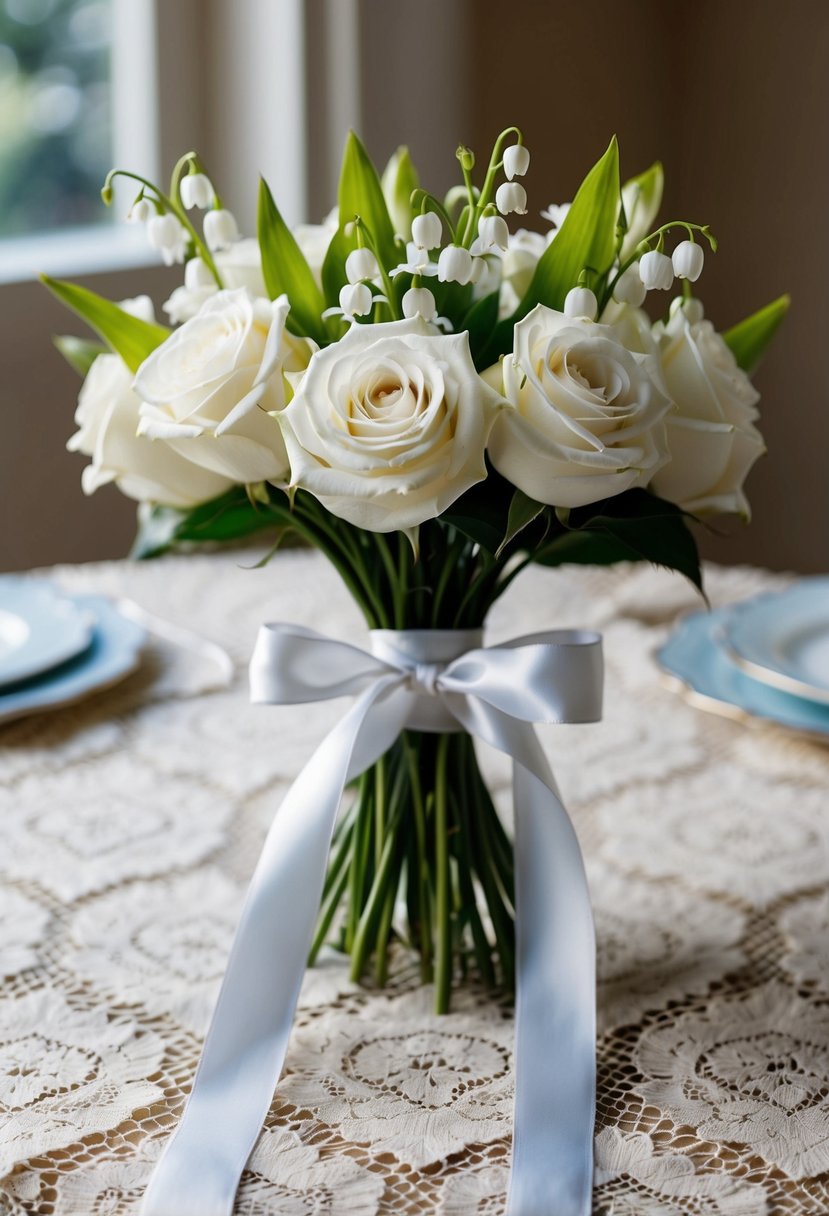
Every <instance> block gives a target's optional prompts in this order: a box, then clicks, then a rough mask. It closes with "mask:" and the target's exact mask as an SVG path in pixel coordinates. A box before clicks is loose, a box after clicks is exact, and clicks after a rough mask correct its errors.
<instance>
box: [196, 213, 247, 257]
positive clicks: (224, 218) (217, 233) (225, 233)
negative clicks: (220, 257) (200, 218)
mask: <svg viewBox="0 0 829 1216" xmlns="http://www.w3.org/2000/svg"><path fill="white" fill-rule="evenodd" d="M204 239H205V241H206V242H207V246H208V248H209V249H211V250H213V251H214V252H215V250H217V249H228V248H229V247H230V246H231V245H232V244H233V243H234V242H235V241H238V240H239V229H238V227H237V224H236V220H235V219H234V216H233V213H232V212H231V211H226V210H225V209H224V208H219V209H218V210H214V211H207V212H206V213H205V216H204Z"/></svg>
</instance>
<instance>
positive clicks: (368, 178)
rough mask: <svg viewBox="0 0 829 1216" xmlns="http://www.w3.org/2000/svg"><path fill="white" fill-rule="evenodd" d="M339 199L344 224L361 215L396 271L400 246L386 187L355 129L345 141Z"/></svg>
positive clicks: (382, 258) (385, 262)
mask: <svg viewBox="0 0 829 1216" xmlns="http://www.w3.org/2000/svg"><path fill="white" fill-rule="evenodd" d="M338 201H339V206H340V227H341V228H344V227H345V225H346V224H348V223H350V222H351V221H352V220H353V219H354V217H355V215H359V216H360V218H361V219H362V220H363V222H364V223H365V224H366V226H367V227H368V229H369V231H370V232H371V235H372V237H373V239H374V242H375V244H376V246H377V255H378V257H379V258H380V261H381V262H382V263H383V265H384V266H385V268H386V270H392V269H393V268H394V267H395V266H396V265H397V263H398V249H397V243H396V241H395V239H394V227H393V226H392V222H391V219H390V217H389V210H388V207H387V206H386V200H385V198H384V197H383V187H382V186H381V185H380V178H379V177H378V176H377V170H376V169H375V167H374V165H373V164H372V162H371V158H370V157H369V154H368V152H366V150H365V148H364V147H363V145H362V144H361V143H360V141H359V139H358V138H357V136H356V135H355V134H354V132H353V131H349V133H348V139H347V140H346V143H345V152H344V154H343V167H342V171H341V173H340V188H339V194H338Z"/></svg>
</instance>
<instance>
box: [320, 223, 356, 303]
mask: <svg viewBox="0 0 829 1216" xmlns="http://www.w3.org/2000/svg"><path fill="white" fill-rule="evenodd" d="M356 248H357V237H356V236H355V235H354V233H352V234H351V235H350V236H347V235H346V233H345V229H344V228H338V229H337V231H336V232H335V233H334V235H333V236H332V238H331V243H330V245H329V246H328V250H327V252H326V254H325V260H324V261H323V263H322V289H323V291H324V293H325V303H326V306H327V307H328V308H334V307H336V306H337V305H338V304H339V302H340V288H341V287H342V286H343V284H344V283H345V282H346V275H345V259H346V258H347V257H348V255H349V254H350V253H351V250H352V249H356Z"/></svg>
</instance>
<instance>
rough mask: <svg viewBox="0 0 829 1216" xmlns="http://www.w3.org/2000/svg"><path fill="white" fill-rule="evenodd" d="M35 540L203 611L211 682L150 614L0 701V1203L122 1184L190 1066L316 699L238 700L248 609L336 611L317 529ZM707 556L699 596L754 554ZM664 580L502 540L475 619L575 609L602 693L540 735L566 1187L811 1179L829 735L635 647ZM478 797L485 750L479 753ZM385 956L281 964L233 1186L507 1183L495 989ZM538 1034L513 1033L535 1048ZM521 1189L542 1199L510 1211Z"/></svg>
mask: <svg viewBox="0 0 829 1216" xmlns="http://www.w3.org/2000/svg"><path fill="white" fill-rule="evenodd" d="M252 560H253V559H252V558H251V557H250V555H239V554H228V553H225V554H220V555H217V556H211V557H204V556H194V557H189V558H186V559H179V558H176V559H169V560H164V561H162V562H158V563H155V564H148V565H144V566H139V567H136V566H134V565H129V564H127V563H113V564H108V565H97V566H88V567H75V568H66V569H59V570H57V571H54V572H51V573H53V574H54V575H55V576H56V577H57V578H58V579H59V580H60V581H61V582H63V583H64V584H65V585H66V586H67V587H69V588H72V589H76V590H84V591H87V590H89V591H96V592H97V591H106V592H113V593H117V594H118V595H128V596H131V597H132V598H133V599H134V600H136V601H137V602H139V603H140V604H142V605H143V606H144V607H146V608H148V609H150V610H152V611H153V612H156V613H158V614H160V615H162V616H165V617H167V618H168V619H170V620H173V621H177V622H179V623H181V624H183V625H187V626H190V627H191V628H193V629H196V630H198V631H200V632H202V633H203V634H205V635H207V636H209V637H211V638H213V639H214V640H216V641H218V642H220V643H221V644H223V645H224V646H225V647H227V649H228V650H229V651H230V652H231V654H232V655H233V657H234V659H235V660H236V661H237V663H238V674H237V678H236V681H235V683H234V684H233V686H232V687H230V688H225V689H219V690H217V689H215V688H213V689H212V690H211V687H210V686H211V682H212V680H213V675H214V673H213V672H212V671H210V670H208V669H207V667H206V666H204V665H203V664H202V663H200V662H199V661H198V660H197V659H196V658H195V657H194V656H193V655H192V654H187V653H186V652H184V651H180V650H177V649H175V648H173V647H171V646H170V645H168V644H167V643H161V642H158V641H155V642H152V643H151V645H150V648H149V653H148V656H147V661H146V662H145V663H144V664H143V666H142V668H141V670H140V671H139V672H138V673H136V674H135V675H134V676H132V677H131V678H130V679H129V680H128V681H126V682H125V683H124V684H122V685H121V686H120V687H119V688H117V689H111V690H110V691H108V692H106V693H102V694H100V695H98V696H97V697H95V698H93V699H90V700H89V701H87V702H85V703H83V704H81V705H78V706H77V707H75V708H71V709H65V710H63V711H61V712H56V713H53V714H52V715H46V714H44V715H42V716H39V717H36V718H30V719H27V720H23V721H20V722H18V723H16V724H11V725H8V726H6V727H4V728H0V876H1V877H2V886H0V964H2V966H0V970H2V972H3V973H4V974H5V976H6V978H5V980H4V981H3V988H2V996H0V1116H2V1117H0V1212H3V1213H4V1214H5V1213H15V1214H16V1213H38V1214H42V1216H46V1214H52V1213H54V1214H55V1216H57V1214H60V1216H104V1214H106V1216H119V1214H120V1213H136V1212H137V1208H138V1204H139V1202H140V1196H141V1193H142V1189H143V1187H144V1184H145V1182H146V1179H147V1177H148V1174H149V1172H150V1170H151V1169H152V1164H153V1161H154V1160H155V1158H156V1156H157V1155H158V1152H159V1150H160V1148H161V1145H162V1143H163V1141H164V1138H165V1136H166V1135H167V1134H168V1131H169V1128H170V1127H171V1125H172V1124H173V1123H174V1122H175V1119H176V1116H177V1113H178V1111H179V1109H180V1106H181V1102H182V1096H183V1094H184V1093H185V1092H186V1090H187V1087H188V1085H189V1083H190V1080H191V1078H192V1075H193V1069H194V1066H195V1062H196V1059H197V1056H198V1053H199V1048H200V1043H201V1037H202V1035H203V1033H204V1030H205V1026H206V1024H207V1020H208V1017H209V1012H210V1008H211V1002H212V1000H213V998H214V995H215V992H216V988H217V984H218V980H219V977H220V974H221V972H222V969H223V966H224V963H225V960H226V958H227V954H228V949H229V945H230V940H231V935H232V932H233V928H234V923H235V918H236V915H237V912H238V909H239V906H240V900H241V897H242V894H243V891H244V887H245V883H246V880H247V878H248V876H249V875H250V873H251V871H252V869H253V865H254V862H255V860H256V857H257V854H258V850H259V847H260V844H261V841H262V839H263V836H264V833H265V830H266V826H267V824H268V822H269V820H270V818H271V817H272V815H273V814H274V812H275V810H276V808H277V806H278V804H279V801H280V797H281V794H282V792H283V791H284V789H285V788H286V785H287V783H288V782H289V781H290V779H291V778H292V776H293V775H295V774H296V772H297V771H298V769H299V767H300V766H301V764H302V763H303V762H304V760H305V759H306V758H307V757H308V756H309V755H310V753H311V751H312V750H313V747H314V745H315V743H316V741H318V740H319V739H320V738H321V736H322V735H323V733H324V732H325V731H326V729H327V728H328V727H329V725H331V724H333V722H334V720H335V719H336V718H337V717H338V715H339V714H340V713H341V712H342V704H341V703H335V704H323V705H311V706H302V707H298V708H289V709H273V708H261V707H251V706H250V705H248V704H247V699H246V681H245V670H244V669H245V663H246V660H247V658H248V656H249V653H250V650H251V648H252V645H253V641H254V637H255V633H256V629H257V627H258V625H259V623H260V622H261V621H262V620H264V619H286V620H295V621H301V622H303V623H306V624H311V625H313V626H315V627H316V628H318V629H322V630H325V631H329V632H332V633H335V634H337V635H339V636H342V637H345V636H349V635H352V636H355V635H356V636H357V637H360V636H361V634H362V630H361V626H360V623H359V620H358V618H357V615H356V611H355V609H354V608H353V607H352V606H351V604H350V601H349V599H348V597H347V595H346V593H345V592H344V591H343V590H342V588H341V587H340V586H339V584H338V582H337V579H336V576H335V575H334V574H333V573H332V572H331V571H330V570H329V569H328V568H327V566H326V565H325V564H324V563H323V562H322V561H321V560H320V559H319V558H317V557H316V556H315V555H312V554H307V553H285V554H282V555H280V556H279V557H278V558H277V559H275V560H274V561H273V562H272V564H271V565H270V566H269V567H267V568H266V569H264V570H249V569H243V568H241V567H242V566H243V565H249V564H250V563H251V562H252ZM779 581H780V580H779V578H774V577H772V576H770V575H767V574H763V573H762V572H759V571H754V570H745V569H736V570H731V571H727V570H723V569H711V570H710V571H709V578H708V587H709V592H710V594H711V598H712V600H713V602H714V603H715V604H716V603H722V602H725V601H727V600H729V599H735V598H740V597H742V596H745V595H748V594H751V593H752V592H754V591H756V590H758V589H761V588H764V587H768V586H773V585H775V584H776V583H777V582H779ZM693 606H694V595H693V593H692V592H691V591H690V590H689V589H688V588H687V585H686V584H684V583H683V581H682V580H680V579H679V578H678V577H676V576H669V575H667V574H665V573H659V572H656V571H653V570H651V569H649V568H648V569H645V568H638V567H637V568H628V569H626V568H618V569H616V570H614V571H593V570H582V569H577V568H571V569H566V570H563V571H543V570H529V571H527V572H526V573H525V574H524V575H523V576H522V578H521V579H520V580H518V582H517V584H516V585H515V586H514V587H513V588H512V589H511V591H510V593H509V594H508V596H507V597H505V599H504V600H503V602H502V603H501V604H500V605H499V606H498V607H497V609H496V611H495V612H494V614H493V617H492V622H491V629H490V633H489V638H490V640H499V639H503V638H506V637H509V636H514V635H516V634H519V633H524V632H529V631H532V630H536V629H541V628H550V627H554V626H597V627H599V628H601V629H602V630H603V631H604V634H605V653H606V659H607V669H608V674H607V697H606V720H605V721H604V722H603V723H602V724H601V725H599V726H589V727H574V726H570V727H557V728H556V727H552V728H545V729H544V730H543V731H542V734H543V738H544V742H545V745H546V746H547V747H548V749H549V753H550V755H551V758H552V760H553V764H554V768H555V770H556V773H557V775H558V776H559V778H560V783H561V786H562V789H563V792H564V795H565V798H566V801H567V804H568V806H569V808H570V810H571V812H572V814H573V817H574V820H575V823H576V827H577V830H578V833H579V836H580V838H581V841H582V844H583V847H584V850H585V854H586V857H587V863H588V870H589V876H590V881H591V888H592V893H593V900H594V905H595V911H596V920H597V928H598V943H599V979H600V983H599V1031H600V1037H599V1044H598V1051H599V1102H598V1122H597V1140H596V1160H597V1173H596V1190H595V1211H596V1213H605V1214H608V1216H609V1214H612V1216H656V1214H657V1213H658V1214H659V1216H680V1214H682V1216H692V1214H693V1216H761V1214H763V1213H772V1214H774V1213H781V1214H782V1213H786V1214H791V1216H816V1214H817V1213H822V1212H826V1211H827V1210H829V980H827V975H829V895H827V885H826V883H827V875H829V850H827V843H829V805H827V804H828V803H829V797H827V788H828V786H829V781H828V780H827V779H829V749H826V748H823V747H821V746H820V745H818V744H816V743H812V742H809V741H807V740H805V739H801V738H798V737H795V736H793V735H787V734H786V733H784V732H783V731H782V730H777V729H775V728H773V727H762V726H755V727H754V728H750V727H749V726H746V725H743V724H739V723H735V722H732V721H727V720H725V719H721V718H717V717H713V716H708V715H706V714H703V713H701V712H699V711H698V710H695V709H693V708H691V707H690V706H688V705H686V704H685V703H684V702H683V701H682V700H681V699H680V698H679V697H678V696H677V695H676V694H675V693H674V692H672V691H669V690H667V689H666V688H664V687H663V686H662V684H661V683H660V679H659V676H658V673H657V669H656V666H655V664H654V661H653V658H652V652H653V650H654V648H655V647H656V645H657V644H658V643H659V641H660V640H661V639H662V638H663V637H664V636H665V635H666V632H667V629H668V628H669V626H670V622H671V621H672V620H673V619H674V617H675V616H676V614H677V613H678V612H680V611H682V610H685V609H687V608H689V607H693ZM484 761H485V766H486V771H487V774H488V777H489V779H490V781H491V783H492V786H493V788H494V789H495V790H496V791H497V794H496V796H497V798H498V799H499V800H500V801H499V805H501V806H502V808H503V811H504V813H505V815H508V814H509V799H508V793H507V777H508V771H507V763H506V762H505V761H503V760H502V759H501V758H499V757H497V756H492V755H489V756H485V757H484ZM431 995H432V994H431V992H430V991H429V990H422V989H420V988H418V986H417V982H416V973H415V971H414V968H413V967H412V966H411V964H410V963H409V962H408V961H407V959H406V958H404V957H401V959H400V960H399V963H398V966H397V969H396V971H395V973H394V975H393V978H392V982H391V984H390V986H389V988H388V989H386V990H385V991H383V992H377V991H366V990H364V989H361V988H357V987H355V986H354V985H352V984H350V983H349V982H348V979H347V974H346V969H345V967H344V965H343V964H342V963H341V961H340V960H339V959H338V958H337V957H336V956H334V955H333V954H332V955H331V956H330V957H328V958H326V959H325V961H324V963H323V965H322V966H320V967H318V968H317V969H315V970H314V971H312V972H309V974H308V976H307V979H306V984H305V987H304V989H303V994H302V998H301V1002H300V1011H299V1014H298V1017H297V1021H296V1028H295V1032H294V1036H293V1039H292V1043H291V1048H290V1052H289V1056H288V1066H287V1071H286V1075H285V1076H284V1077H283V1079H282V1081H281V1082H280V1084H279V1087H278V1090H277V1092H276V1096H275V1099H274V1102H273V1105H272V1107H271V1111H270V1114H269V1117H268V1120H267V1125H266V1128H265V1130H264V1132H263V1134H262V1136H261V1138H260V1140H259V1144H258V1146H257V1148H256V1151H255V1153H254V1155H253V1156H252V1158H251V1160H250V1162H249V1165H248V1169H247V1171H246V1173H245V1175H244V1179H243V1183H242V1187H241V1190H240V1193H239V1198H238V1204H237V1211H238V1212H239V1213H245V1214H246V1216H300V1214H309V1216H310V1214H312V1213H315V1214H322V1213H328V1214H331V1216H375V1213H376V1214H377V1216H381V1214H384V1213H392V1212H393V1213H402V1214H406V1216H415V1214H418V1213H424V1214H425V1213H429V1214H431V1213H435V1212H437V1213H442V1214H443V1216H474V1214H484V1213H485V1214H486V1216H498V1214H500V1213H501V1212H503V1207H504V1191H505V1181H506V1177H507V1168H508V1164H509V1157H510V1131H511V1113H512V1111H511V1107H512V1071H511V1050H512V1024H511V1017H510V1013H509V1010H508V1009H506V1008H504V1007H502V1006H500V1005H499V1004H498V1003H496V1002H493V1001H492V1000H491V999H489V998H488V997H487V996H486V994H485V993H483V992H480V991H476V990H474V989H467V990H465V991H463V992H462V993H461V994H460V995H459V997H458V998H457V1000H456V1002H455V1012H453V1013H452V1014H451V1015H450V1016H448V1017H445V1018H436V1017H434V1016H433V1015H432V1014H431V1013H430V1005H431ZM540 1066H543V1061H542V1062H541V1064H540ZM539 1216H554V1214H553V1213H550V1214H546V1213H545V1214H539Z"/></svg>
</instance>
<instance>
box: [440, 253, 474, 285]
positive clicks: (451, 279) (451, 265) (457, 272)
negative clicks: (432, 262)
mask: <svg viewBox="0 0 829 1216" xmlns="http://www.w3.org/2000/svg"><path fill="white" fill-rule="evenodd" d="M472 262H473V259H472V254H471V253H470V252H469V250H468V249H464V248H463V247H462V246H460V245H447V246H446V248H445V249H441V251H440V257H439V258H438V278H439V279H440V281H441V283H460V284H462V285H464V284H466V283H468V282H470V280H471V278H472V270H473V265H472Z"/></svg>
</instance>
